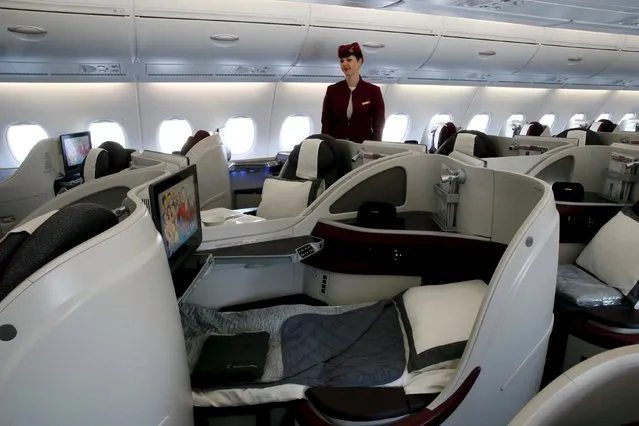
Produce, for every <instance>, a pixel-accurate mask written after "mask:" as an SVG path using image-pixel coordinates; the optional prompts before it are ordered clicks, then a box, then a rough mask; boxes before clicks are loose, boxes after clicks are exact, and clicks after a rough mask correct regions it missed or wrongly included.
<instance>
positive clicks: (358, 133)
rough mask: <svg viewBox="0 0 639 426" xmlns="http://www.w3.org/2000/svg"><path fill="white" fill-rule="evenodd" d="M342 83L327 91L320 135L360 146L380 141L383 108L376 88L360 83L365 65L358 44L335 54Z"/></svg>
mask: <svg viewBox="0 0 639 426" xmlns="http://www.w3.org/2000/svg"><path fill="white" fill-rule="evenodd" d="M337 53H338V56H339V61H340V67H341V69H342V72H343V73H344V76H345V77H346V78H345V79H344V80H342V81H340V82H339V83H335V84H331V85H330V86H328V88H327V89H326V96H324V106H323V108H322V133H324V134H327V135H330V136H332V137H334V138H336V139H348V140H350V141H353V142H357V143H362V142H364V141H365V140H374V141H381V140H382V131H383V130H384V123H385V121H386V117H385V107H384V99H383V98H382V91H381V90H380V88H379V87H377V86H375V85H374V84H371V83H369V82H367V81H364V80H362V78H361V77H360V75H359V69H360V67H361V66H362V64H363V63H364V57H363V55H362V50H361V49H360V47H359V44H358V43H352V44H346V45H343V46H340V47H339V49H338V51H337Z"/></svg>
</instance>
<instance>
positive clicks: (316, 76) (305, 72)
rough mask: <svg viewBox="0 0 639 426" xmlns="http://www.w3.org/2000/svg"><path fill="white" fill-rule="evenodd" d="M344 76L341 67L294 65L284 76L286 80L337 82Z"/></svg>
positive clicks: (283, 79)
mask: <svg viewBox="0 0 639 426" xmlns="http://www.w3.org/2000/svg"><path fill="white" fill-rule="evenodd" d="M343 78H344V74H342V72H341V71H340V69H339V67H335V66H333V67H300V66H295V67H292V68H291V69H290V70H289V72H288V73H287V74H286V75H285V76H284V77H283V78H282V81H285V82H326V83H336V82H338V81H340V80H342V79H343Z"/></svg>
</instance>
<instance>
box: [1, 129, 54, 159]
mask: <svg viewBox="0 0 639 426" xmlns="http://www.w3.org/2000/svg"><path fill="white" fill-rule="evenodd" d="M48 137H49V135H47V132H46V131H45V130H44V129H43V128H42V126H40V125H38V124H33V123H19V124H14V125H11V126H9V128H8V129H7V143H8V144H9V150H10V151H11V155H13V157H14V158H15V159H16V161H17V162H18V163H22V162H23V161H24V159H25V158H27V155H29V152H30V151H31V148H33V147H34V146H35V145H36V144H37V143H38V142H40V141H41V140H42V139H47V138H48Z"/></svg>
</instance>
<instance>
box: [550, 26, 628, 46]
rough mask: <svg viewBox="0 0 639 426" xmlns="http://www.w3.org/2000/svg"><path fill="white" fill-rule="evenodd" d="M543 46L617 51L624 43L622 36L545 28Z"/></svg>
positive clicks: (624, 37)
mask: <svg viewBox="0 0 639 426" xmlns="http://www.w3.org/2000/svg"><path fill="white" fill-rule="evenodd" d="M544 30H545V33H544V37H543V44H547V45H553V46H569V47H586V48H591V49H609V50H619V49H621V48H622V47H623V45H624V44H625V42H626V36H625V35H623V34H611V33H603V32H594V31H579V30H572V29H570V30H569V29H564V28H545V29H544Z"/></svg>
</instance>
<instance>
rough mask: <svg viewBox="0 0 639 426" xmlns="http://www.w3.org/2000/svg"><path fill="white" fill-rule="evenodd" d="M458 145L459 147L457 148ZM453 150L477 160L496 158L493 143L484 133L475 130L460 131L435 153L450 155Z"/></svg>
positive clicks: (495, 149)
mask: <svg viewBox="0 0 639 426" xmlns="http://www.w3.org/2000/svg"><path fill="white" fill-rule="evenodd" d="M458 141H459V142H458ZM458 144H459V146H457V145H458ZM453 150H456V151H461V152H463V153H464V154H467V155H472V156H473V157H477V158H494V157H497V147H495V142H494V141H493V140H492V139H491V138H490V137H489V136H488V135H486V134H485V133H482V132H478V131H476V130H460V131H459V132H457V133H456V134H454V135H453V136H451V137H450V138H448V140H446V142H444V143H443V144H442V145H441V146H440V147H439V148H438V149H437V151H436V152H435V153H436V154H441V155H450V153H451V152H453Z"/></svg>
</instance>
